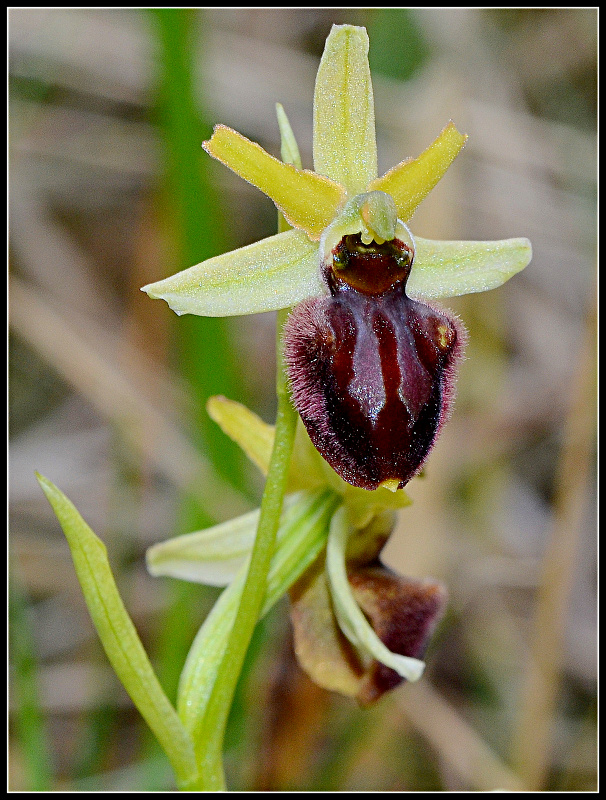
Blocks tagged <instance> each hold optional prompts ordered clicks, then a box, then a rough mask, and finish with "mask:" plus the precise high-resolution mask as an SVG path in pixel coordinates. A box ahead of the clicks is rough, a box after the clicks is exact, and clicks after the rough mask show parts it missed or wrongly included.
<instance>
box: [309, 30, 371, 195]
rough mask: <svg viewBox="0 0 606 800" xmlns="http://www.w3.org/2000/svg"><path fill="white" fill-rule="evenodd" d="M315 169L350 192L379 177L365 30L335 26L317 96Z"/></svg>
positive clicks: (328, 44) (322, 66) (321, 70)
mask: <svg viewBox="0 0 606 800" xmlns="http://www.w3.org/2000/svg"><path fill="white" fill-rule="evenodd" d="M313 148H314V169H315V171H316V172H319V173H320V174H321V175H327V176H328V177H329V178H331V179H332V180H333V181H336V182H337V183H340V184H341V185H343V186H344V187H345V188H346V189H347V194H348V197H353V196H354V195H356V194H360V192H364V191H366V187H367V186H368V183H369V182H370V181H372V180H373V179H374V178H376V177H377V143H376V138H375V111H374V100H373V92H372V82H371V78H370V68H369V66H368V34H367V33H366V30H365V28H358V27H355V26H353V25H333V26H332V30H331V32H330V34H329V35H328V38H327V40H326V44H325V46H324V54H323V56H322V60H321V62H320V67H319V69H318V75H317V77H316V88H315V94H314V142H313Z"/></svg>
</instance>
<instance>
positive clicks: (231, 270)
mask: <svg viewBox="0 0 606 800" xmlns="http://www.w3.org/2000/svg"><path fill="white" fill-rule="evenodd" d="M142 291H144V292H147V294H148V295H149V296H150V297H152V298H154V299H161V300H166V302H167V303H168V305H169V306H170V307H171V308H172V310H173V311H175V312H176V313H177V314H197V315H198V316H201V317H231V316H238V315H240V314H258V313H260V312H262V311H277V310H278V309H280V308H289V307H290V306H293V305H295V304H296V303H300V302H301V300H305V299H306V298H307V297H312V296H317V295H320V294H323V293H325V292H326V289H325V288H324V286H323V284H322V282H321V279H320V273H319V269H318V246H317V245H316V244H314V243H313V242H310V240H309V239H308V237H307V236H306V235H305V234H304V233H302V232H301V231H296V230H288V231H285V232H284V233H278V234H276V236H270V237H268V238H267V239H262V240H261V241H260V242H254V244H250V245H247V246H246V247H240V248H239V249H238V250H232V251H231V252H230V253H224V254H223V255H220V256H216V257H215V258H209V259H208V260H207V261H203V262H202V263H201V264H196V265H195V266H194V267H189V269H184V270H182V271H181V272H177V273H176V274H175V275H172V276H171V277H170V278H165V279H164V280H162V281H158V282H157V283H150V284H148V285H147V286H144V287H143V289H142Z"/></svg>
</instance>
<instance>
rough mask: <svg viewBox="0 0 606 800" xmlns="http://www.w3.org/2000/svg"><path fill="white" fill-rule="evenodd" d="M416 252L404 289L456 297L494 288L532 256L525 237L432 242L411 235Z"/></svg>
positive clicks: (423, 294)
mask: <svg viewBox="0 0 606 800" xmlns="http://www.w3.org/2000/svg"><path fill="white" fill-rule="evenodd" d="M415 244H416V248H417V249H416V254H415V260H414V262H413V265H412V270H411V273H410V278H409V279H408V283H407V285H406V291H407V293H408V294H409V296H410V297H417V298H419V299H422V298H427V299H430V298H432V297H456V296H458V295H461V294H471V293H473V292H485V291H487V290H488V289H496V288H497V286H501V284H503V283H505V281H508V280H509V279H510V278H511V277H512V276H513V275H515V274H516V273H518V272H520V270H523V269H524V267H526V266H527V265H528V264H529V263H530V259H531V258H532V247H531V244H530V242H529V241H528V239H524V238H520V239H501V240H500V241H495V242H434V241H432V240H431V239H421V238H420V237H419V236H416V237H415Z"/></svg>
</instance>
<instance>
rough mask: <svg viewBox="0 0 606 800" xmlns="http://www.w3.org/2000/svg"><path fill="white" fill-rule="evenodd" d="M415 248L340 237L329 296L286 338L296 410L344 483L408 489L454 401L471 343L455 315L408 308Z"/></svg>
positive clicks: (306, 311) (296, 316)
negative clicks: (457, 375)
mask: <svg viewBox="0 0 606 800" xmlns="http://www.w3.org/2000/svg"><path fill="white" fill-rule="evenodd" d="M412 256H413V254H412V252H411V250H410V248H409V247H408V246H407V245H405V244H404V243H403V242H400V241H399V240H393V241H391V242H385V244H382V245H377V244H376V243H374V242H373V243H372V244H371V245H364V244H363V243H362V241H361V239H360V236H359V235H350V236H346V237H344V238H343V239H342V240H341V242H339V244H338V245H337V247H335V249H334V250H333V252H332V258H331V263H330V264H329V265H328V266H325V269H324V276H325V281H326V284H327V286H328V289H329V291H330V295H329V296H327V297H322V298H312V299H310V300H307V301H304V302H303V303H301V304H300V305H299V306H297V307H296V308H295V309H294V311H293V313H292V314H291V316H290V318H289V320H288V323H287V325H286V329H285V339H284V341H285V358H286V363H287V368H288V375H289V379H290V382H291V387H292V394H293V400H294V403H295V406H296V408H297V411H298V412H299V414H300V416H301V419H302V420H303V423H304V424H305V427H306V428H307V432H308V433H309V436H310V438H311V440H312V442H313V444H314V445H315V447H316V448H317V449H318V450H319V451H320V453H321V454H322V456H323V457H324V458H325V459H326V461H327V462H328V463H329V464H330V465H331V466H332V468H333V469H334V470H335V471H336V472H337V473H338V474H339V475H340V476H341V477H342V478H343V479H344V480H345V481H347V482H348V483H350V484H352V485H353V486H358V487H362V488H364V489H376V488H377V487H378V486H379V485H380V484H381V483H382V482H383V481H390V482H396V483H397V486H398V488H402V487H403V486H404V485H405V484H406V483H407V482H408V481H409V480H410V479H411V478H412V477H413V476H414V475H415V474H416V473H417V472H419V470H420V469H421V467H422V465H423V463H424V461H425V459H426V458H427V455H428V453H429V451H430V449H431V447H432V445H433V443H434V441H435V439H436V436H437V434H438V431H439V429H440V426H441V425H442V423H443V422H444V420H445V418H446V416H447V413H448V409H449V407H450V405H451V401H452V398H453V384H454V378H455V368H456V364H457V361H458V360H459V358H460V356H461V353H462V349H463V346H464V341H465V332H464V329H463V327H462V326H461V324H460V323H459V322H458V321H457V320H456V319H455V318H454V317H453V316H451V315H450V314H447V313H445V312H444V311H441V310H439V309H437V308H434V307H431V306H429V305H426V304H425V303H421V302H419V301H416V300H412V299H410V298H409V297H408V296H407V295H406V291H405V287H406V280H407V278H408V275H409V274H410V268H411V264H412Z"/></svg>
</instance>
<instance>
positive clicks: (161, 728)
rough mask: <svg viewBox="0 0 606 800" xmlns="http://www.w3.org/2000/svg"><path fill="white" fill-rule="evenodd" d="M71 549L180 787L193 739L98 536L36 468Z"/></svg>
mask: <svg viewBox="0 0 606 800" xmlns="http://www.w3.org/2000/svg"><path fill="white" fill-rule="evenodd" d="M36 477H37V479H38V482H39V484H40V486H41V487H42V490H43V491H44V494H45V495H46V497H47V499H48V501H49V503H50V504H51V506H52V508H53V511H54V512H55V514H56V515H57V519H58V520H59V522H60V523H61V527H62V528H63V532H64V533H65V537H66V539H67V541H68V544H69V546H70V549H71V553H72V558H73V560H74V567H75V569H76V574H77V576H78V580H79V581H80V586H81V587H82V592H83V594H84V599H85V600H86V605H87V606H88V610H89V612H90V615H91V618H92V620H93V623H94V625H95V627H96V629H97V633H98V634H99V638H100V639H101V643H102V644H103V647H104V649H105V652H106V653H107V657H108V658H109V660H110V662H111V665H112V667H113V668H114V670H115V672H116V675H117V676H118V678H119V679H120V680H121V681H122V684H123V686H124V688H125V689H126V691H127V692H128V694H129V695H130V697H131V699H132V701H133V703H134V704H135V706H136V707H137V708H138V709H139V711H140V712H141V715H142V716H143V717H144V719H145V721H146V722H147V724H148V725H149V727H150V728H151V729H152V731H153V732H154V734H155V735H156V737H157V739H158V741H159V742H160V744H161V745H162V747H163V749H164V751H165V752H166V754H167V756H168V758H169V759H170V761H171V764H172V766H173V769H174V770H175V773H176V775H177V780H178V782H179V785H180V786H181V787H182V788H186V787H188V786H191V785H193V784H194V782H195V780H196V777H197V768H196V763H195V757H194V749H193V742H192V739H191V737H190V736H189V734H188V733H187V731H186V730H185V728H184V727H183V724H182V723H181V721H180V720H179V717H178V716H177V713H176V711H175V709H174V708H173V706H172V705H171V703H170V702H169V700H168V698H167V697H166V695H165V693H164V691H163V689H162V687H161V686H160V683H159V681H158V679H157V677H156V674H155V673H154V670H153V668H152V666H151V664H150V662H149V659H148V657H147V654H146V652H145V650H144V648H143V645H142V644H141V640H140V639H139V636H138V634H137V631H136V630H135V626H134V625H133V623H132V620H131V618H130V617H129V615H128V612H127V611H126V609H125V608H124V604H123V603H122V599H121V598H120V594H119V592H118V589H117V587H116V583H115V581H114V577H113V575H112V572H111V568H110V565H109V562H108V559H107V550H106V548H105V545H104V544H103V542H102V541H101V540H100V539H99V538H98V537H97V536H95V534H94V533H93V531H92V530H91V529H90V528H89V526H88V525H87V524H86V522H84V520H83V519H82V517H81V516H80V514H79V513H78V511H77V510H76V508H75V507H74V505H73V504H72V503H71V502H70V501H69V500H68V499H67V497H66V496H65V495H64V494H63V493H62V492H61V491H60V490H59V489H57V487H56V486H54V484H52V483H51V482H50V481H49V480H48V479H47V478H44V477H43V476H42V475H39V474H37V473H36Z"/></svg>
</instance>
